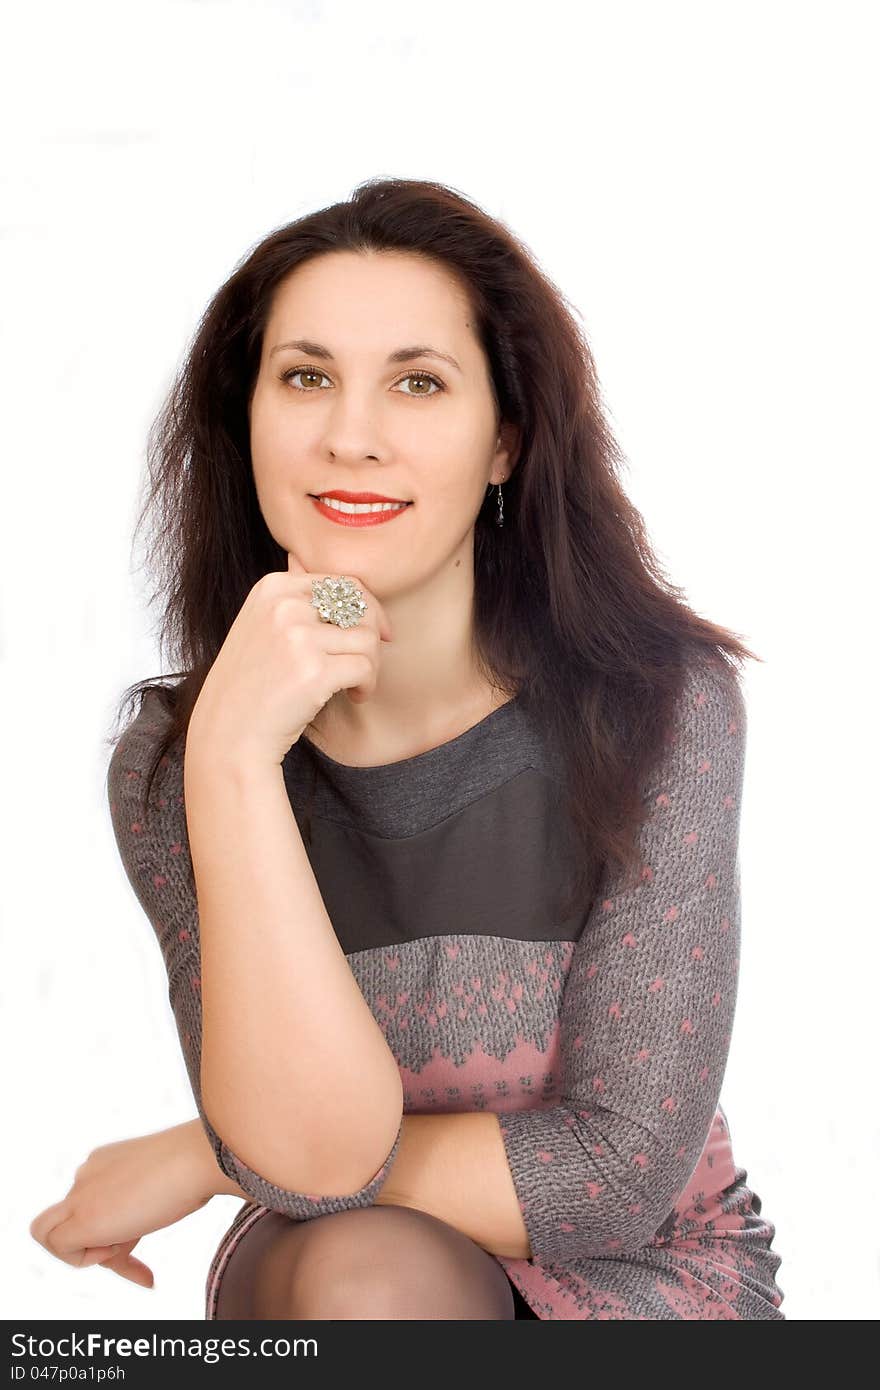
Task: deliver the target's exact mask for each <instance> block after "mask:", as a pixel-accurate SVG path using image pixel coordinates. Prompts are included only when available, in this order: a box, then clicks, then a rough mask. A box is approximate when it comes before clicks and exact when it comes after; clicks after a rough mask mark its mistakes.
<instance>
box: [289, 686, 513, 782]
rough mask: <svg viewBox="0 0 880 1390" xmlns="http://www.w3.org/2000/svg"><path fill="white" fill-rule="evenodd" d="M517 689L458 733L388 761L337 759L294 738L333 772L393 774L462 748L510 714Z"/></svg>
mask: <svg viewBox="0 0 880 1390" xmlns="http://www.w3.org/2000/svg"><path fill="white" fill-rule="evenodd" d="M519 698H520V693H519V692H517V693H516V694H515V695H513V696H511V697H510V698H509V699H507V700H505V701H504V703H503V704H501V705H496V706H495V708H494V709H493V710H490V711H489V713H488V714H484V715H483V717H482V719H478V720H477V722H476V724H471V726H470V728H468V729H465V730H464V731H463V732H462V733H460V734H456V735H455V737H454V738H449V739H446V741H445V742H444V743H438V744H436V745H435V746H434V747H433V748H426V749H424V750H423V751H422V752H421V753H413V754H411V755H410V757H408V758H397V759H395V761H394V762H390V763H369V764H367V765H366V766H361V765H360V764H357V763H341V762H339V761H338V760H337V759H336V758H331V757H330V754H329V753H325V752H324V751H323V750H322V749H321V748H319V747H318V745H317V744H316V743H313V742H312V740H311V739H310V738H307V737H306V735H305V734H300V736H299V739H298V742H299V743H300V744H303V743H304V744H305V745H306V747H307V748H308V750H309V752H310V753H312V754H313V755H314V756H315V757H316V758H317V760H318V762H319V763H322V764H323V765H324V766H325V767H327V768H331V769H333V771H334V772H335V773H337V774H338V775H340V776H343V777H351V778H353V779H360V780H364V777H365V776H369V774H370V773H374V774H375V773H379V774H383V773H384V774H388V773H391V774H394V773H396V772H398V771H406V770H408V769H410V768H415V767H418V766H420V765H422V764H427V763H430V762H432V761H433V762H437V761H438V760H440V759H441V758H442V756H443V755H444V754H445V753H458V752H460V751H463V750H464V749H465V748H466V746H467V744H468V743H469V742H470V741H471V740H472V739H474V738H476V736H477V735H478V734H479V733H481V732H484V731H485V730H486V728H487V726H488V725H489V724H490V723H492V722H493V721H494V720H496V719H498V718H499V716H502V715H507V714H510V713H511V712H512V710H513V708H514V706H515V705H516V704H517V703H518V701H519Z"/></svg>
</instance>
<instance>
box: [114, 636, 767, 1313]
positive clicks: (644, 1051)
mask: <svg viewBox="0 0 880 1390" xmlns="http://www.w3.org/2000/svg"><path fill="white" fill-rule="evenodd" d="M167 718H168V716H167V714H166V713H165V712H164V710H163V708H162V706H161V704H160V702H159V700H158V699H157V698H156V697H155V696H153V695H151V694H148V695H147V697H146V698H145V700H144V702H143V705H142V707H141V709H140V711H139V713H138V714H137V715H136V717H135V718H134V719H133V720H132V721H131V723H130V724H129V725H128V727H127V728H126V729H125V731H124V732H123V734H122V737H121V738H120V740H119V742H118V744H117V746H116V748H115V750H114V752H113V756H112V759H111V762H110V766H109V771H108V779H107V789H108V796H109V802H110V812H111V818H112V825H113V830H114V833H115V836H116V840H117V844H118V846H119V852H120V855H121V857H122V862H123V864H124V866H125V870H126V873H127V875H128V878H129V880H130V882H131V884H132V887H133V889H134V892H135V894H136V895H137V898H138V900H139V902H140V904H141V906H142V908H143V910H144V912H145V913H146V916H147V918H148V919H149V921H150V923H151V925H152V927H153V930H154V932H155V935H156V938H157V940H158V944H159V947H160V949H161V951H162V955H163V959H164V962H165V966H166V969H167V973H168V982H169V1000H170V1004H171V1009H172V1011H173V1016H174V1020H175V1022H176V1026H177V1031H178V1035H179V1038H180V1044H181V1047H182V1050H183V1056H184V1059H185V1062H186V1066H187V1071H188V1075H189V1079H190V1084H191V1086H192V1090H193V1096H194V1099H195V1102H196V1105H197V1108H198V1112H199V1115H200V1118H201V1120H202V1123H203V1125H204V1127H205V1131H206V1133H207V1135H208V1137H209V1138H210V1141H211V1144H212V1145H213V1148H214V1152H215V1155H216V1158H217V1162H218V1164H219V1166H220V1168H221V1169H222V1170H223V1171H224V1172H225V1173H226V1174H228V1175H229V1176H230V1177H232V1178H233V1179H234V1180H235V1181H236V1182H237V1183H238V1184H239V1186H240V1187H241V1188H242V1189H243V1190H244V1191H245V1192H246V1193H247V1194H248V1197H249V1198H250V1200H249V1201H247V1202H245V1203H244V1204H243V1205H242V1206H241V1207H240V1208H239V1210H238V1212H237V1213H236V1216H235V1218H234V1220H233V1222H232V1224H231V1225H230V1227H229V1229H228V1230H227V1231H226V1233H225V1234H224V1236H223V1239H222V1241H221V1243H220V1246H219V1248H218V1249H217V1251H216V1253H215V1254H214V1257H213V1259H212V1261H211V1264H210V1268H209V1271H208V1276H207V1284H206V1316H207V1317H208V1318H212V1317H214V1316H215V1315H216V1309H217V1299H218V1294H219V1288H220V1284H221V1281H222V1277H223V1271H224V1268H225V1266H226V1263H227V1261H228V1258H229V1255H230V1254H231V1252H232V1250H233V1249H234V1248H235V1245H236V1243H237V1242H238V1241H239V1240H240V1239H241V1238H242V1236H243V1235H244V1233H245V1232H246V1231H247V1230H248V1229H249V1228H250V1226H251V1225H253V1223H254V1222H255V1221H258V1220H260V1219H261V1218H263V1217H264V1216H265V1215H266V1213H267V1212H268V1211H277V1212H282V1213H284V1214H286V1215H287V1216H288V1217H290V1218H291V1219H292V1220H295V1221H304V1220H310V1219H312V1218H314V1217H319V1216H321V1215H323V1214H325V1213H328V1212H331V1211H340V1210H345V1209H347V1208H350V1207H364V1206H369V1205H370V1204H371V1203H372V1202H373V1201H374V1199H375V1197H376V1195H377V1193H378V1192H379V1191H380V1189H381V1187H382V1183H383V1181H384V1179H385V1178H386V1176H387V1174H388V1172H389V1170H390V1167H391V1164H392V1161H393V1159H394V1157H395V1155H396V1152H397V1148H398V1144H399V1139H400V1135H399V1133H398V1136H397V1138H396V1139H395V1142H394V1145H393V1146H392V1148H391V1150H390V1151H389V1154H388V1156H387V1158H386V1160H385V1162H384V1163H383V1164H382V1167H381V1168H380V1169H379V1171H378V1172H377V1173H376V1174H375V1175H374V1176H373V1177H372V1178H371V1180H370V1181H369V1182H368V1183H367V1184H366V1185H365V1186H364V1187H363V1188H362V1189H361V1190H360V1191H358V1192H352V1193H351V1194H349V1195H348V1196H345V1197H339V1196H336V1197H330V1198H322V1197H320V1196H317V1195H314V1194H308V1193H304V1192H293V1191H289V1190H287V1189H284V1188H279V1187H277V1186H275V1185H274V1184H273V1183H271V1182H269V1181H268V1180H267V1179H265V1178H264V1177H263V1176H261V1175H260V1174H259V1173H257V1172H254V1171H253V1170H252V1169H251V1168H249V1167H248V1166H247V1165H246V1164H245V1163H244V1162H242V1160H241V1159H240V1158H238V1157H237V1155H236V1154H235V1153H233V1152H232V1151H231V1150H230V1148H229V1147H228V1145H226V1143H225V1142H224V1141H223V1139H222V1138H221V1137H220V1135H218V1134H217V1133H216V1132H215V1131H214V1130H213V1128H212V1127H211V1125H210V1123H209V1121H208V1120H207V1117H206V1116H205V1114H204V1110H203V1108H202V1100H201V1094H200V1078H199V1068H200V1046H201V1000H200V994H199V989H200V966H199V961H200V954H199V923H198V910H197V904H196V894H195V884H194V879H193V871H192V864H191V860H190V856H189V852H188V838H187V826H186V816H185V810H184V799H183V763H182V757H183V754H182V751H181V750H180V748H176V749H175V751H173V752H171V753H169V754H168V755H167V757H166V758H165V760H164V761H163V763H162V764H161V765H160V767H159V770H158V772H157V774H156V778H155V781H154V783H153V789H152V794H151V798H150V803H149V808H150V809H149V816H148V817H147V818H146V820H145V821H143V822H142V821H141V819H140V815H139V811H138V795H139V792H140V787H141V778H142V777H143V776H144V775H145V773H146V769H147V766H148V762H149V753H150V750H151V748H152V747H153V746H154V740H155V739H156V737H157V735H158V733H159V732H160V731H161V728H162V726H163V721H164V720H166V719H167ZM745 733H746V718H745V707H744V702H743V697H742V693H741V690H740V687H739V684H738V682H737V680H736V678H735V677H734V675H733V674H732V673H730V672H728V671H721V672H719V671H718V670H716V669H714V668H712V667H709V666H707V665H705V664H704V663H703V662H694V663H693V664H692V665H691V666H690V667H689V670H688V682H687V687H686V691H685V697H684V699H683V701H682V704H681V708H680V710H679V711H678V715H677V726H676V736H675V737H674V739H673V740H672V742H671V743H670V745H669V746H668V751H667V752H666V753H665V754H664V760H663V763H662V765H661V767H660V769H659V771H658V772H657V773H656V774H655V776H654V778H653V780H652V784H651V786H650V787H646V788H645V796H646V797H649V798H650V803H651V813H650V816H649V819H648V821H647V822H646V825H645V827H644V828H643V831H642V835H641V858H642V862H643V865H644V867H643V870H642V874H641V878H640V881H639V883H638V886H636V887H635V888H630V889H628V890H627V891H624V890H623V889H622V887H621V885H620V884H619V883H615V882H608V883H606V885H605V888H604V891H603V893H602V894H601V895H600V897H599V898H597V900H596V902H595V903H594V904H593V905H592V908H591V909H590V910H589V911H584V912H581V913H579V914H577V915H575V916H573V917H569V918H563V917H562V916H561V915H559V914H558V913H557V910H556V904H557V901H559V900H561V897H562V890H563V888H564V887H565V886H566V885H567V876H566V865H567V863H569V861H568V860H567V858H566V856H567V854H568V846H569V844H570V843H571V842H570V841H569V839H568V837H567V834H566V831H565V827H564V826H563V825H562V823H561V816H562V812H561V809H560V807H561V792H562V788H561V781H562V777H561V769H560V767H559V764H558V762H557V761H556V760H555V757H554V754H553V752H552V751H551V747H550V743H549V741H548V740H545V738H544V737H542V733H541V731H540V730H539V729H537V728H535V727H534V726H533V724H532V722H531V720H530V719H529V718H528V717H527V716H526V712H525V710H524V708H523V705H522V703H521V701H520V699H519V698H518V697H517V698H515V699H513V700H510V701H508V703H507V704H504V705H502V706H501V707H500V708H498V709H496V710H494V711H493V712H492V713H491V714H489V715H488V716H487V717H486V718H484V719H483V720H481V721H480V722H479V723H478V724H475V725H474V726H473V727H472V728H470V729H468V730H467V731H466V732H465V733H463V734H461V735H460V736H459V737H457V738H454V739H452V740H451V741H449V742H448V743H445V744H442V745H441V746H440V747H437V748H433V749H431V750H429V751H427V752H424V753H420V754H417V755H415V756H414V757H410V758H406V759H404V760H402V761H399V762H396V763H390V764H384V765H382V766H377V767H351V766H348V765H346V764H342V763H338V762H336V761H335V760H334V759H332V758H330V757H329V756H328V755H327V754H325V753H323V752H322V751H321V750H319V749H318V748H317V747H316V746H315V745H314V744H312V743H311V742H310V741H309V740H308V739H307V738H306V737H305V736H303V737H301V738H300V739H299V741H298V742H297V743H296V744H294V746H293V748H291V750H290V752H289V753H288V755H287V757H286V758H285V760H284V765H283V772H284V778H285V783H286V786H287V789H288V794H289V797H290V802H291V806H292V809H293V812H294V814H295V816H296V819H297V823H298V824H299V826H300V829H301V831H302V832H303V839H304V843H305V844H306V847H307V851H308V855H309V860H310V863H311V866H312V869H313V871H314V874H315V878H316V880H317V883H318V886H319V888H320V890H321V894H322V897H323V900H324V903H325V905H326V908H327V912H328V915H329V917H330V921H331V922H332V924H333V928H334V931H335V932H336V935H337V937H338V939H339V941H340V943H341V945H342V947H343V950H344V951H345V953H346V956H347V959H348V963H349V965H350V967H351V970H352V972H353V974H354V976H355V979H356V980H357V983H358V985H359V987H360V989H361V991H362V993H363V995H364V998H365V999H366V1000H367V1003H368V1004H369V1006H370V1008H371V1010H372V1012H373V1014H374V1016H375V1018H376V1019H377V1020H378V1022H379V1024H380V1026H381V1027H382V1030H383V1032H384V1035H385V1037H386V1039H387V1041H388V1045H389V1047H390V1048H391V1050H392V1052H393V1054H394V1056H395V1057H396V1059H397V1062H398V1065H399V1067H400V1074H401V1078H402V1082H403V1092H404V1111H405V1113H440V1112H453V1111H471V1110H492V1111H495V1112H496V1113H497V1114H498V1115H499V1117H500V1124H501V1134H502V1136H503V1140H504V1146H505V1152H506V1156H507V1160H508V1162H509V1165H510V1172H511V1176H512V1179H513V1184H514V1187H515V1190H516V1193H517V1196H518V1198H519V1206H520V1211H521V1213H522V1218H523V1222H524V1225H525V1227H526V1230H527V1232H528V1235H529V1240H530V1244H531V1249H532V1258H531V1259H528V1260H526V1259H510V1258H507V1257H503V1256H496V1257H494V1258H496V1259H498V1262H499V1264H500V1265H501V1266H502V1268H503V1269H504V1271H505V1273H506V1275H507V1277H508V1279H509V1280H510V1282H511V1283H512V1284H513V1286H514V1287H515V1288H516V1289H517V1290H518V1291H519V1294H521V1296H522V1299H523V1300H525V1304H526V1305H528V1306H529V1308H531V1310H532V1315H533V1316H536V1317H537V1318H544V1319H553V1318H576V1319H577V1318H633V1319H681V1318H708V1319H714V1318H732V1319H743V1318H746V1319H753V1318H768V1319H779V1320H784V1318H785V1314H784V1313H783V1312H782V1311H781V1308H780V1304H781V1303H782V1301H783V1297H784V1294H783V1291H782V1289H781V1288H780V1287H779V1285H778V1283H777V1282H776V1273H777V1270H778V1268H779V1265H780V1263H781V1257H780V1255H779V1254H778V1253H777V1252H776V1251H775V1249H774V1248H773V1245H772V1242H773V1239H774V1237H775V1227H774V1225H773V1223H772V1222H771V1221H769V1220H768V1219H767V1218H766V1217H764V1216H762V1215H761V1199H760V1197H759V1196H758V1195H757V1193H756V1192H755V1191H754V1190H752V1189H751V1188H750V1187H749V1186H748V1185H747V1177H748V1174H747V1172H746V1170H745V1169H744V1168H742V1167H740V1166H739V1165H738V1164H737V1162H736V1161H735V1159H734V1155H733V1148H732V1142H731V1136H730V1133H729V1130H728V1125H727V1120H726V1117H725V1114H724V1111H723V1109H722V1108H721V1105H720V1101H719V1098H720V1093H721V1086H722V1081H723V1079H724V1073H725V1068H726V1064H727V1057H728V1051H729V1046H730V1039H731V1034H732V1029H733V1021H734V1013H735V1005H736V996H737V983H738V967H739V941H740V898H739V861H738V849H737V846H738V831H739V820H740V798H741V792H742V784H743V770H744V757H745ZM315 988H316V989H320V981H319V980H316V981H315ZM328 1026H331V1025H330V1022H329V1021H328ZM328 1084H332V1078H328ZM522 1306H524V1305H522Z"/></svg>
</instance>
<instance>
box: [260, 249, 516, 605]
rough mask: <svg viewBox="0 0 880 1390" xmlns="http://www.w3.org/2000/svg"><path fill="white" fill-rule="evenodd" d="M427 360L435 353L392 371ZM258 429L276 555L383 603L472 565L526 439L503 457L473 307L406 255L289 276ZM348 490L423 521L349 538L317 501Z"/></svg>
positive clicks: (263, 500)
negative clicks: (498, 485)
mask: <svg viewBox="0 0 880 1390" xmlns="http://www.w3.org/2000/svg"><path fill="white" fill-rule="evenodd" d="M294 340H300V341H299V345H294V346H290V344H291V343H294ZM303 343H305V344H306V346H303ZM413 348H416V349H419V348H421V349H422V351H419V352H416V354H415V355H414V356H412V357H411V358H410V357H409V356H408V357H407V359H406V360H405V361H403V360H400V359H398V360H397V361H391V360H390V359H391V357H392V356H393V355H394V354H395V353H397V354H399V353H400V352H401V351H402V350H407V351H410V350H412V349H413ZM428 348H431V349H433V350H434V351H435V352H437V353H443V354H446V355H447V357H449V358H453V359H454V362H452V361H448V360H446V359H445V358H444V357H437V356H431V355H430V353H428V352H427V351H426V349H428ZM249 416H250V443H251V457H252V461H253V471H254V481H255V484H256V491H257V497H258V499H259V504H260V509H261V511H262V514H263V517H264V519H265V521H266V525H267V526H268V528H269V531H270V532H271V534H272V536H273V537H274V539H275V540H276V542H277V543H278V544H279V545H280V546H282V547H283V548H284V549H285V550H292V551H293V553H294V554H295V555H296V556H297V558H298V559H299V561H300V563H301V564H302V565H303V566H304V567H305V568H306V569H307V570H309V571H311V572H312V573H316V572H318V571H320V572H321V573H326V574H353V575H355V576H358V577H360V578H362V579H363V581H364V583H365V584H367V585H368V586H369V587H370V588H371V589H373V591H374V592H375V593H376V594H377V595H381V596H383V597H387V596H391V595H394V594H401V593H404V592H406V591H409V590H414V589H418V588H419V587H420V586H421V585H423V584H425V583H426V582H428V581H429V580H430V579H431V578H432V577H433V576H435V575H437V574H438V573H439V572H440V571H441V570H442V569H443V568H444V567H446V566H448V565H450V564H455V563H456V562H457V561H458V560H459V559H461V558H462V555H463V554H467V553H468V548H469V547H472V541H473V526H474V521H475V519H476V516H477V513H478V512H479V509H480V507H481V505H482V503H483V501H484V498H485V495H486V485H487V484H488V483H489V482H490V481H493V480H500V479H502V478H506V477H508V476H509V474H510V472H511V453H510V449H509V448H508V447H506V446H507V445H508V443H509V442H510V437H511V427H504V428H503V429H502V431H501V434H502V438H501V443H500V444H499V443H498V436H499V421H498V415H497V408H496V405H495V400H494V396H493V392H492V384H491V378H490V374H489V367H488V362H487V360H486V356H485V353H484V352H483V349H482V347H481V346H480V344H479V342H478V341H477V339H476V337H475V335H474V331H473V325H472V321H471V314H470V310H469V306H468V303H467V300H466V297H465V295H464V292H463V290H462V289H461V287H460V285H459V284H458V282H457V280H456V279H455V277H454V276H453V275H452V274H451V273H450V272H448V271H447V270H446V269H445V268H444V267H443V266H440V265H437V264H435V263H431V262H426V261H424V260H421V259H419V258H418V257H416V256H412V255H407V254H405V253H399V252H394V253H391V252H381V253H377V252H370V253H367V254H361V253H356V252H348V251H346V252H333V253H328V254H326V255H321V256H320V257H318V258H316V259H314V260H312V261H309V262H308V263H307V264H305V265H302V266H299V267H298V268H297V269H296V270H295V271H293V272H292V273H291V274H290V275H289V276H288V278H287V279H286V281H285V282H284V283H282V284H281V285H280V286H279V287H278V289H277V291H276V295H275V300H274V303H273V307H272V311H271V314H270V318H269V321H268V324H267V326H266V332H265V334H264V338H263V351H262V356H261V361H260V368H259V373H258V376H257V380H256V383H255V386H254V391H253V395H252V400H251V404H250V408H249ZM514 435H515V431H514ZM502 446H505V447H502ZM334 489H337V490H340V491H343V492H373V493H378V494H380V495H381V496H382V497H388V498H394V499H398V500H401V501H405V502H409V503H411V505H410V506H407V507H406V508H405V509H404V510H403V511H401V512H399V513H395V514H394V517H393V519H392V520H390V521H388V522H386V523H385V524H382V525H377V526H350V525H340V524H339V523H338V522H336V521H334V520H332V519H331V518H330V517H328V516H326V515H324V514H323V513H322V511H321V509H320V508H319V507H318V506H317V505H316V503H315V502H314V501H312V500H311V499H312V497H319V496H321V495H322V494H325V493H327V492H330V491H332V490H334ZM334 514H335V513H334ZM383 515H384V513H383ZM470 553H471V554H472V550H471V551H470Z"/></svg>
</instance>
